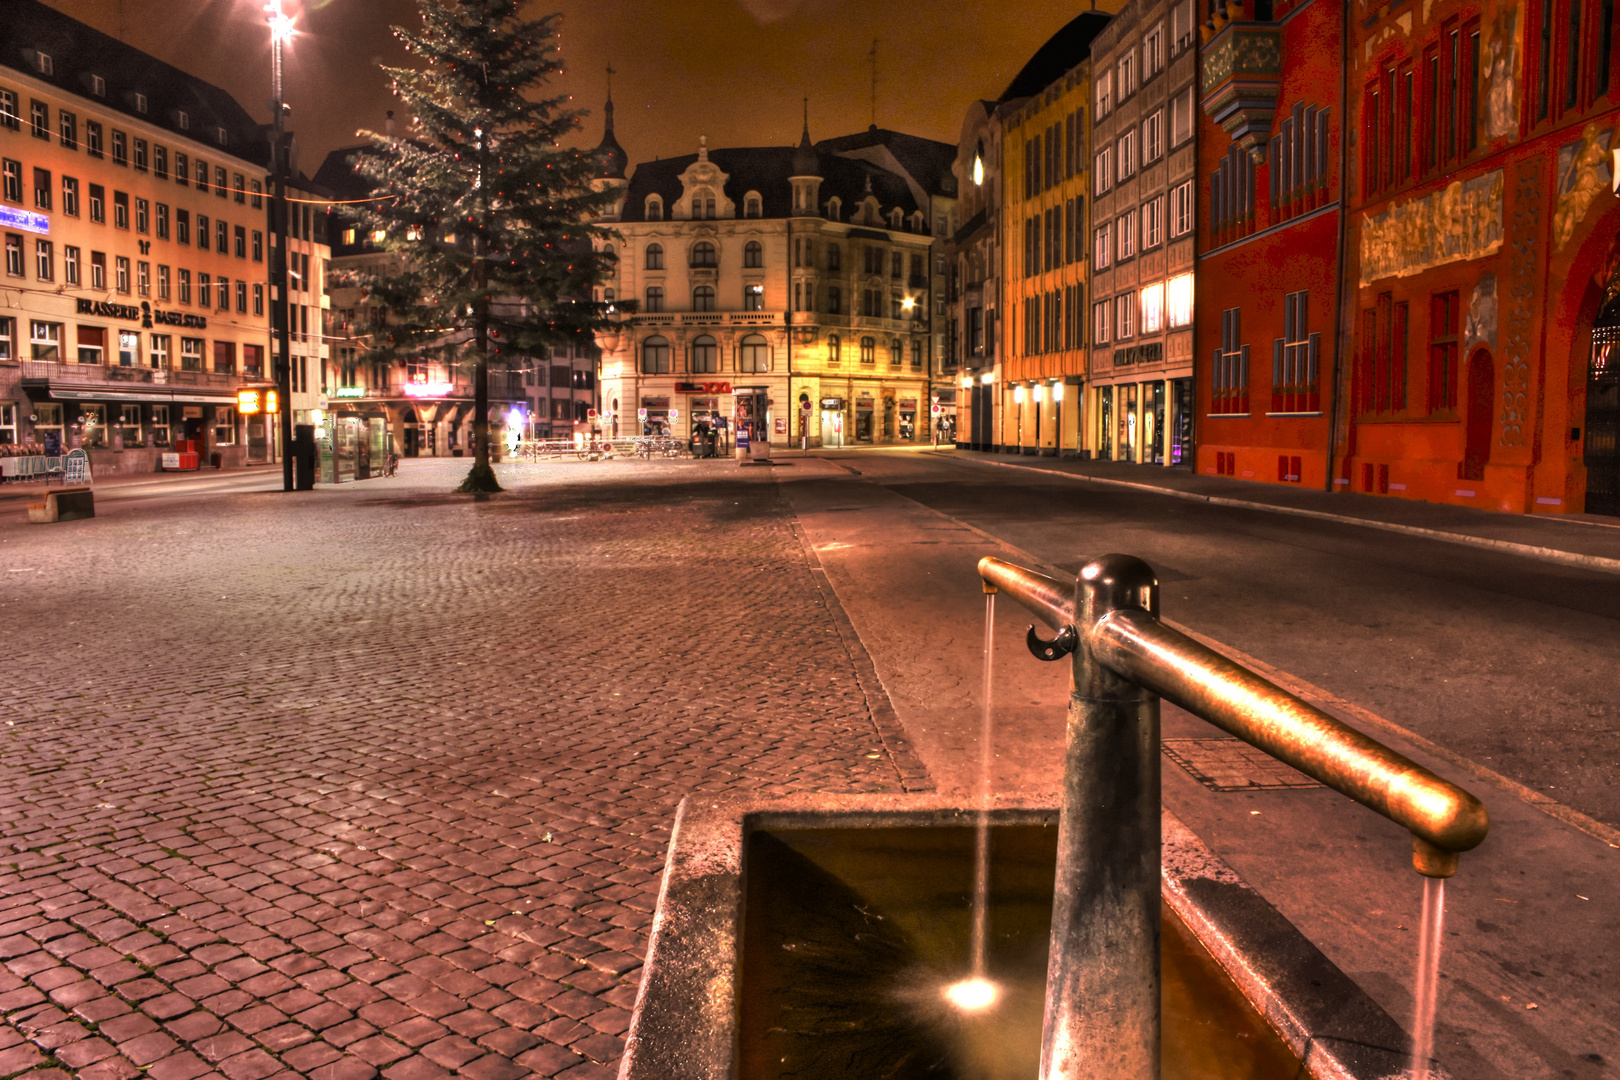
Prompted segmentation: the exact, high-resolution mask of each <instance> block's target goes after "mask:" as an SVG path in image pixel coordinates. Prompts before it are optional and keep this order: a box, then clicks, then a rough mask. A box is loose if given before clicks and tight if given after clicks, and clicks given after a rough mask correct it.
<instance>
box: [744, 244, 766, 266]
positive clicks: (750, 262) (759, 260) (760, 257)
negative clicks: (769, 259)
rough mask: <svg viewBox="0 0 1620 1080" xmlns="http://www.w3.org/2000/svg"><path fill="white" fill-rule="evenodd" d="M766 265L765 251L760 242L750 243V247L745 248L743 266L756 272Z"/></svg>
mask: <svg viewBox="0 0 1620 1080" xmlns="http://www.w3.org/2000/svg"><path fill="white" fill-rule="evenodd" d="M764 265H765V249H764V248H763V247H761V246H760V243H759V241H758V240H750V241H748V245H747V246H746V247H744V248H743V266H744V267H745V268H746V269H750V270H754V269H758V268H760V267H763V266H764Z"/></svg>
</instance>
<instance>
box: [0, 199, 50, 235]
mask: <svg viewBox="0 0 1620 1080" xmlns="http://www.w3.org/2000/svg"><path fill="white" fill-rule="evenodd" d="M0 225H5V226H7V227H8V228H12V229H21V230H22V231H23V232H31V233H39V234H40V235H41V236H49V235H50V232H51V219H50V218H48V217H46V216H45V215H44V214H35V213H33V212H31V211H28V210H18V209H17V208H16V207H14V206H0Z"/></svg>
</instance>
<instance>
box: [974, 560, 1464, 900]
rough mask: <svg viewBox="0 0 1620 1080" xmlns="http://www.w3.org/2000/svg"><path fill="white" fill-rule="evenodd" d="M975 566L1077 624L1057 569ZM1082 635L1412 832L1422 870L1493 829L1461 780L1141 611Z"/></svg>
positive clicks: (1171, 693)
mask: <svg viewBox="0 0 1620 1080" xmlns="http://www.w3.org/2000/svg"><path fill="white" fill-rule="evenodd" d="M979 575H980V577H982V578H983V579H984V581H985V582H987V583H989V584H992V585H994V586H995V587H996V588H998V589H1000V590H1001V591H1003V592H1005V593H1007V594H1008V595H1009V596H1011V597H1012V598H1013V599H1015V600H1017V601H1018V602H1019V603H1021V604H1023V605H1024V606H1025V607H1026V608H1028V609H1029V610H1030V612H1031V613H1032V614H1034V615H1035V617H1036V618H1038V619H1040V620H1041V622H1043V623H1045V624H1046V625H1047V626H1049V627H1051V628H1052V629H1054V630H1060V631H1061V630H1063V629H1064V628H1065V627H1072V626H1073V625H1074V621H1075V615H1074V606H1073V603H1072V601H1069V600H1068V598H1067V597H1066V596H1065V593H1067V592H1069V588H1068V587H1067V586H1065V585H1064V584H1063V583H1062V582H1060V581H1058V580H1056V579H1055V578H1050V577H1047V576H1046V575H1044V574H1038V573H1036V572H1034V571H1033V570H1026V569H1025V568H1023V567H1021V566H1015V565H1013V564H1012V563H1008V562H1003V561H1002V560H1000V559H994V558H985V559H981V560H980V561H979ZM1076 632H1077V633H1078V632H1079V630H1078V628H1077V630H1076ZM1083 636H1084V638H1085V645H1086V647H1087V650H1088V651H1089V652H1091V653H1093V654H1094V655H1095V657H1096V659H1097V660H1098V661H1100V662H1101V663H1102V664H1103V665H1105V666H1106V667H1108V668H1109V669H1110V670H1111V671H1114V672H1116V673H1117V674H1119V675H1120V676H1121V677H1123V678H1125V679H1127V680H1129V681H1131V682H1133V683H1136V684H1137V685H1139V686H1142V687H1144V688H1146V689H1148V690H1151V691H1153V692H1154V693H1155V694H1158V695H1159V696H1160V697H1164V698H1167V699H1169V700H1170V701H1172V702H1174V703H1175V704H1177V705H1179V706H1181V707H1182V708H1183V709H1186V710H1187V711H1188V712H1190V713H1192V714H1193V715H1194V716H1198V717H1201V718H1203V719H1204V720H1207V721H1209V722H1210V723H1212V724H1214V725H1215V726H1216V727H1219V728H1221V729H1222V730H1223V731H1226V732H1227V733H1229V734H1231V735H1235V736H1237V737H1238V738H1239V739H1242V740H1243V741H1244V742H1246V743H1249V744H1250V745H1251V746H1255V747H1258V748H1259V749H1261V750H1264V751H1265V752H1266V753H1268V754H1270V755H1271V756H1272V757H1275V758H1277V759H1278V760H1279V761H1283V762H1286V763H1287V764H1289V765H1291V766H1293V767H1294V768H1295V769H1298V770H1299V771H1300V772H1302V773H1304V774H1305V775H1306V776H1309V777H1310V778H1311V779H1313V780H1316V781H1318V782H1319V783H1322V784H1325V785H1326V786H1328V787H1330V788H1332V789H1333V790H1335V791H1337V792H1339V793H1340V794H1342V795H1345V796H1348V797H1349V798H1351V799H1354V800H1355V801H1356V802H1358V803H1360V804H1362V805H1363V806H1366V807H1367V808H1369V809H1371V810H1375V811H1377V812H1378V813H1380V814H1382V815H1384V816H1385V817H1387V818H1389V819H1390V820H1391V821H1394V822H1395V823H1396V824H1398V825H1401V826H1402V827H1404V828H1405V829H1407V830H1408V831H1410V832H1411V834H1412V863H1413V865H1414V866H1415V867H1416V869H1417V871H1418V872H1419V873H1420V874H1423V875H1425V876H1427V877H1450V876H1451V875H1453V874H1454V873H1456V871H1457V857H1458V855H1459V854H1460V853H1462V852H1464V851H1468V850H1470V849H1472V848H1474V847H1477V846H1478V845H1479V844H1480V842H1481V841H1483V840H1484V839H1485V834H1486V833H1487V831H1489V829H1490V815H1489V814H1488V813H1487V812H1486V810H1485V807H1484V805H1483V804H1482V803H1481V802H1480V801H1479V800H1478V799H1476V798H1475V797H1474V796H1473V795H1471V794H1469V793H1468V792H1467V791H1465V790H1464V789H1463V788H1461V787H1458V786H1457V785H1456V784H1453V783H1451V782H1449V781H1447V780H1443V779H1441V778H1440V777H1438V776H1436V775H1435V774H1434V773H1432V772H1430V771H1429V770H1428V769H1425V768H1424V767H1423V766H1421V765H1419V764H1417V763H1416V762H1414V761H1412V760H1411V759H1410V758H1407V757H1405V756H1404V755H1402V754H1398V753H1396V752H1395V751H1394V750H1391V749H1390V748H1389V747H1387V746H1384V745H1383V744H1382V743H1380V742H1378V741H1377V740H1376V739H1371V738H1368V737H1367V736H1366V735H1363V734H1362V733H1361V732H1359V731H1357V730H1355V729H1354V728H1352V727H1350V726H1349V725H1347V724H1344V723H1342V722H1340V721H1339V720H1336V719H1334V718H1333V717H1332V716H1329V715H1328V714H1327V713H1325V712H1323V711H1322V710H1321V709H1318V708H1316V707H1315V706H1313V705H1310V704H1308V703H1307V702H1304V701H1301V700H1300V699H1299V698H1297V697H1295V696H1294V695H1293V694H1290V693H1288V691H1286V690H1284V689H1283V688H1282V687H1280V686H1278V685H1276V684H1275V683H1273V682H1271V681H1269V680H1267V679H1264V678H1261V677H1260V676H1259V675H1256V674H1255V673H1254V672H1252V671H1250V670H1249V669H1248V668H1245V667H1243V666H1242V665H1241V664H1237V663H1234V662H1233V661H1231V660H1228V659H1227V658H1226V657H1224V656H1222V655H1221V654H1219V653H1217V652H1215V651H1214V650H1213V649H1210V648H1208V647H1206V646H1204V645H1201V644H1199V643H1198V642H1196V641H1194V640H1193V639H1191V638H1189V637H1187V636H1186V635H1185V634H1182V633H1180V632H1179V631H1176V630H1174V629H1172V628H1170V627H1168V626H1165V625H1164V624H1163V623H1161V622H1160V621H1159V620H1158V619H1157V618H1156V617H1155V616H1154V615H1152V614H1150V613H1149V612H1147V611H1144V610H1142V609H1140V608H1125V609H1120V610H1115V611H1111V612H1109V613H1107V614H1105V615H1103V617H1102V618H1100V619H1099V620H1097V622H1095V623H1094V624H1092V625H1091V626H1090V627H1087V628H1086V629H1085V631H1084V634H1083Z"/></svg>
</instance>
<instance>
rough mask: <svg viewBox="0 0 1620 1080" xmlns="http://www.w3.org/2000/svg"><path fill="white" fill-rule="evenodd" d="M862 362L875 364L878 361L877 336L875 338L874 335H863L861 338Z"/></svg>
mask: <svg viewBox="0 0 1620 1080" xmlns="http://www.w3.org/2000/svg"><path fill="white" fill-rule="evenodd" d="M861 363H863V364H875V363H877V338H874V337H863V338H861Z"/></svg>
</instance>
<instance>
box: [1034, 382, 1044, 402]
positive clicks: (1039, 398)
mask: <svg viewBox="0 0 1620 1080" xmlns="http://www.w3.org/2000/svg"><path fill="white" fill-rule="evenodd" d="M1045 400H1046V388H1045V387H1044V386H1042V385H1041V384H1040V383H1036V384H1035V404H1037V405H1039V404H1040V403H1041V402H1043V401H1045Z"/></svg>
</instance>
